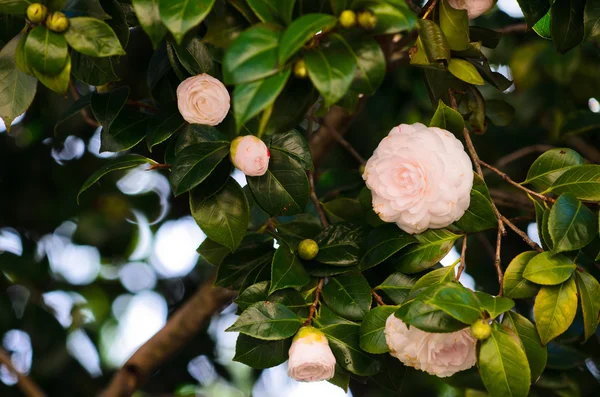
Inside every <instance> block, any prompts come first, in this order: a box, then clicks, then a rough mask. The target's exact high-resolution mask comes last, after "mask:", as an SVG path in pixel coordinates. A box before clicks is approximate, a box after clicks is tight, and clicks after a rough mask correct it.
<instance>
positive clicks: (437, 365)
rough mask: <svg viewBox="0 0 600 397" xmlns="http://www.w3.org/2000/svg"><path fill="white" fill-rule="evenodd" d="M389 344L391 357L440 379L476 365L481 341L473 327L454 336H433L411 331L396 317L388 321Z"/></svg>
mask: <svg viewBox="0 0 600 397" xmlns="http://www.w3.org/2000/svg"><path fill="white" fill-rule="evenodd" d="M385 341H386V343H387V345H388V347H389V348H390V354H391V355H392V356H393V357H396V358H397V359H398V360H400V361H402V363H404V364H405V365H408V366H410V367H413V368H416V369H420V370H421V371H425V372H427V373H429V374H431V375H436V376H438V377H440V378H445V377H447V376H452V375H454V374H455V373H457V372H460V371H464V370H466V369H469V368H471V367H472V366H473V365H475V362H476V361H477V357H476V344H477V341H476V340H475V339H474V338H473V337H472V336H471V333H470V331H469V328H465V329H461V330H460V331H457V332H450V333H443V334H441V333H430V332H425V331H421V330H420V329H418V328H417V327H414V326H411V327H410V328H408V327H407V326H406V324H404V322H403V321H402V320H400V319H399V318H397V317H395V316H394V315H393V314H392V315H391V316H389V317H388V319H387V321H386V322H385Z"/></svg>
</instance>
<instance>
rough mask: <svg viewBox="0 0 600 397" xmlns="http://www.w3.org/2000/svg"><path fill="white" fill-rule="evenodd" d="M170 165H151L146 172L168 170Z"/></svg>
mask: <svg viewBox="0 0 600 397" xmlns="http://www.w3.org/2000/svg"><path fill="white" fill-rule="evenodd" d="M170 169H171V164H152V165H151V166H150V167H148V169H147V170H146V171H152V170H170Z"/></svg>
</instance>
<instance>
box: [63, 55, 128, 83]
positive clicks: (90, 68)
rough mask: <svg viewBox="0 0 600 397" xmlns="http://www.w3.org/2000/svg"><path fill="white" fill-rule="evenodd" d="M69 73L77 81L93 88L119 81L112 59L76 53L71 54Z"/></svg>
mask: <svg viewBox="0 0 600 397" xmlns="http://www.w3.org/2000/svg"><path fill="white" fill-rule="evenodd" d="M71 73H72V74H73V76H75V77H76V78H77V79H78V80H81V81H83V82H84V83H86V84H89V85H95V86H102V85H105V84H107V83H110V82H112V81H119V80H120V77H119V76H117V74H116V73H115V69H114V65H113V60H112V58H110V57H109V58H94V57H89V56H87V55H83V54H80V53H78V52H76V51H74V52H71Z"/></svg>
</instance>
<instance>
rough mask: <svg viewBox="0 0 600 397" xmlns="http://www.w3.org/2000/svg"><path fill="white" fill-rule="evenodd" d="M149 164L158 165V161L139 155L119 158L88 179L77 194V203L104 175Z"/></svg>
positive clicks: (127, 155)
mask: <svg viewBox="0 0 600 397" xmlns="http://www.w3.org/2000/svg"><path fill="white" fill-rule="evenodd" d="M148 163H150V164H156V161H154V160H152V159H149V158H147V157H144V156H139V155H137V154H126V155H123V156H119V157H117V158H116V159H114V160H112V161H110V162H108V163H107V164H106V165H104V166H103V167H102V168H100V169H98V170H97V171H96V172H94V173H93V174H92V175H90V177H89V178H88V179H86V181H85V182H84V183H83V185H82V186H81V188H80V189H79V193H77V202H79V196H81V193H83V192H84V191H86V190H87V189H88V188H89V187H90V186H92V185H93V184H94V183H96V182H98V180H99V179H100V178H102V177H103V176H104V175H106V174H108V173H109V172H111V171H118V170H125V169H128V168H134V167H137V166H138V165H142V164H148Z"/></svg>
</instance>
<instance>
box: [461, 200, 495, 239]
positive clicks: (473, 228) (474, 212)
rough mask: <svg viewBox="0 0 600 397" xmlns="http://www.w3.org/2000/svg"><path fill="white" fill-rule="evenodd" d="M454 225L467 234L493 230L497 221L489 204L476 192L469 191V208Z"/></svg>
mask: <svg viewBox="0 0 600 397" xmlns="http://www.w3.org/2000/svg"><path fill="white" fill-rule="evenodd" d="M454 225H455V226H456V227H458V228H459V229H461V230H463V231H465V232H467V233H476V232H481V231H483V230H486V229H493V228H495V227H496V226H497V220H496V214H495V213H494V209H493V208H492V204H491V202H490V201H489V200H488V199H487V198H486V197H485V196H484V195H483V194H481V193H480V192H478V191H477V190H475V189H473V190H471V203H470V205H469V208H468V209H467V211H466V212H465V214H464V215H463V216H462V217H461V218H460V219H459V220H458V221H456V222H455V223H454Z"/></svg>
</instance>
